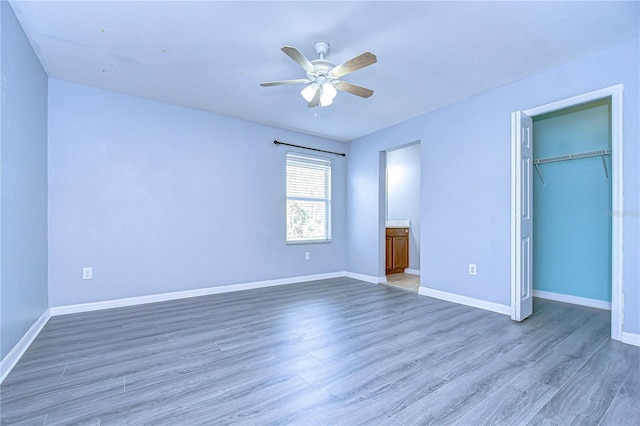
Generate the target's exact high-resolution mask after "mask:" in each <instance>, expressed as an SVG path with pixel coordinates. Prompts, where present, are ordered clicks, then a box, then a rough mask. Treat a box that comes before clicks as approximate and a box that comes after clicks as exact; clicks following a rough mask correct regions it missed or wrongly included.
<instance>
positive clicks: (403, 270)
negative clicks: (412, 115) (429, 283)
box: [385, 142, 421, 292]
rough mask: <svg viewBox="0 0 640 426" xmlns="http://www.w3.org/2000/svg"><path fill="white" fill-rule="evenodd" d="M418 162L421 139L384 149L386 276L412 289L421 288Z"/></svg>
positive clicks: (398, 284)
mask: <svg viewBox="0 0 640 426" xmlns="http://www.w3.org/2000/svg"><path fill="white" fill-rule="evenodd" d="M420 162H421V161H420V142H416V143H412V144H409V145H405V146H403V147H401V148H394V149H391V150H387V151H386V170H385V272H386V278H387V283H388V284H389V285H393V286H395V287H399V288H402V289H405V290H409V291H413V292H418V290H419V288H420V198H421V197H420V185H421V179H420V174H421V164H420Z"/></svg>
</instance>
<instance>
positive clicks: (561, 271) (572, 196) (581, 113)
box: [533, 99, 611, 304]
mask: <svg viewBox="0 0 640 426" xmlns="http://www.w3.org/2000/svg"><path fill="white" fill-rule="evenodd" d="M533 140H534V143H533V149H534V151H533V158H534V160H533V166H534V171H533V199H534V203H533V206H534V208H533V241H534V244H533V247H534V251H533V288H534V296H535V295H536V292H537V296H539V297H546V298H553V299H556V300H563V296H568V298H572V299H574V300H579V299H584V300H587V301H594V302H595V303H596V304H597V303H599V302H604V303H606V302H611V176H610V172H611V101H610V99H605V100H600V101H596V102H592V103H589V104H584V105H580V106H577V107H572V108H568V109H565V110H561V111H555V112H553V113H549V114H545V115H541V116H537V117H534V119H533Z"/></svg>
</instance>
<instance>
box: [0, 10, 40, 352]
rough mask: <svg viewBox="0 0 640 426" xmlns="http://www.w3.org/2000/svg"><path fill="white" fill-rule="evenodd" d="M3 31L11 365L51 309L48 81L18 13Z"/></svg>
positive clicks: (8, 14) (4, 21) (6, 317)
mask: <svg viewBox="0 0 640 426" xmlns="http://www.w3.org/2000/svg"><path fill="white" fill-rule="evenodd" d="M0 8H1V9H0V10H1V13H2V16H1V25H2V30H1V31H2V40H1V45H2V53H1V56H2V109H1V111H2V114H1V120H0V124H1V126H2V130H1V140H2V141H1V149H0V151H1V152H2V153H1V156H0V164H1V169H0V176H1V178H0V179H1V180H0V182H1V184H0V186H1V193H2V197H1V204H0V212H1V213H0V221H1V224H0V228H1V229H2V231H1V237H0V240H1V247H2V250H1V252H0V253H1V254H0V261H1V265H0V266H1V267H0V269H1V273H0V276H1V278H0V279H1V281H0V294H1V296H0V299H1V302H0V303H1V305H0V308H1V314H0V322H1V324H2V330H1V333H0V334H2V338H1V340H0V346H1V348H0V354H1V356H2V358H4V357H5V356H6V355H7V354H8V353H9V352H10V351H11V349H13V347H14V346H15V345H16V343H18V341H20V339H21V338H22V336H23V335H24V334H25V333H26V332H27V330H29V328H30V327H31V326H32V325H33V324H34V322H35V321H36V320H37V319H38V317H40V316H41V315H42V314H43V313H44V312H45V311H46V309H47V307H48V301H47V75H46V73H45V71H44V70H43V68H42V66H41V65H40V62H39V61H38V58H37V57H36V55H35V53H34V52H33V49H32V48H31V45H30V44H29V41H28V40H27V38H26V36H25V34H24V32H23V31H22V28H21V27H20V24H19V23H18V21H17V19H16V17H15V15H14V13H13V10H12V9H11V7H10V6H9V4H8V3H7V2H6V1H2V2H0Z"/></svg>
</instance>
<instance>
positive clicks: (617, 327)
mask: <svg viewBox="0 0 640 426" xmlns="http://www.w3.org/2000/svg"><path fill="white" fill-rule="evenodd" d="M623 90H624V86H623V85H622V84H616V85H614V86H610V87H605V88H603V89H599V90H595V91H593V92H589V93H585V94H582V95H578V96H573V97H571V98H567V99H562V100H560V101H557V102H552V103H549V104H545V105H540V106H537V107H534V108H529V109H526V110H523V111H515V112H514V113H517V112H522V113H524V114H526V115H528V116H529V117H532V118H533V117H536V116H539V115H543V114H547V113H550V112H554V111H557V110H561V109H565V108H569V107H573V106H577V105H582V104H585V103H589V102H593V101H597V100H600V99H604V98H611V338H612V339H613V340H622V321H623V318H624V299H623V298H624V294H623V288H624V281H623V270H622V267H623V258H622V255H623V235H624V233H623V219H624V215H623V214H622V212H623V211H624V192H623V143H622V92H623ZM512 127H513V123H512ZM514 131H516V129H513V128H512V129H511V135H512V136H511V170H515V167H516V164H517V163H518V162H519V161H520V159H519V158H518V156H517V155H515V154H517V151H516V149H514V144H515V142H516V140H515V138H514V135H515V133H514ZM534 140H535V135H534ZM532 142H533V141H532ZM521 180H522V177H521V176H520V175H519V174H514V173H512V174H511V318H512V319H513V318H515V312H516V308H517V306H516V304H518V303H519V301H518V300H516V299H515V294H516V289H517V288H518V287H517V286H519V285H520V284H521V283H520V279H521V277H520V276H519V274H516V272H517V271H518V270H519V267H520V264H521V263H520V262H521V260H520V259H519V258H518V257H517V256H516V254H517V245H518V244H519V242H518V241H517V238H516V237H517V235H516V232H515V231H516V229H517V227H518V225H519V217H518V215H517V211H516V209H517V204H519V203H521V202H522V199H517V198H516V193H517V192H516V191H514V188H519V186H520V184H521ZM518 193H519V192H518ZM531 196H532V197H533V194H532V195H531Z"/></svg>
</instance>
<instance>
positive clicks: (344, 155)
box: [273, 141, 347, 157]
mask: <svg viewBox="0 0 640 426" xmlns="http://www.w3.org/2000/svg"><path fill="white" fill-rule="evenodd" d="M273 143H274V144H275V145H286V146H293V147H296V148H302V149H310V150H311V151H320V152H326V153H327V154H335V155H341V156H343V157H346V155H347V154H345V153H343V152H333V151H325V150H324V149H316V148H309V147H307V146H300V145H293V144H290V143H285V142H280V141H273Z"/></svg>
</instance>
